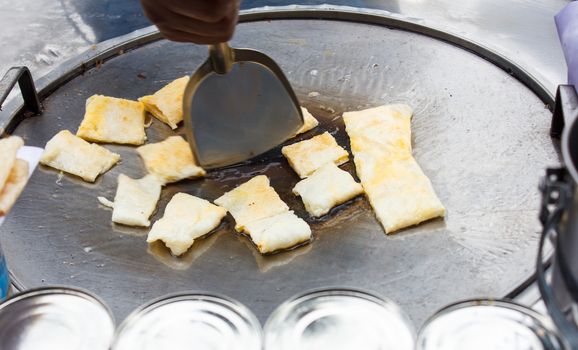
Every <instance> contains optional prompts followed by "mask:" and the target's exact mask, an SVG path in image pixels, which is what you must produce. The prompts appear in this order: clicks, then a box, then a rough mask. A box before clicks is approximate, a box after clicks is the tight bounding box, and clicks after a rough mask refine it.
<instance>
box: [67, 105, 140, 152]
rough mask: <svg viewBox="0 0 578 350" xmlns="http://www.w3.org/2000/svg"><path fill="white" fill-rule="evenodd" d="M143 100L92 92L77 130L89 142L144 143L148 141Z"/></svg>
mask: <svg viewBox="0 0 578 350" xmlns="http://www.w3.org/2000/svg"><path fill="white" fill-rule="evenodd" d="M144 118H145V110H144V105H143V104H142V103H141V102H137V101H131V100H125V99H121V98H115V97H108V96H102V95H93V96H91V97H90V98H89V99H88V100H86V112H85V113H84V119H83V120H82V122H81V123H80V127H79V128H78V131H77V132H76V136H79V137H81V138H83V139H85V140H87V141H92V142H105V143H119V144H129V145H142V144H143V143H144V142H145V140H146V134H145V128H144Z"/></svg>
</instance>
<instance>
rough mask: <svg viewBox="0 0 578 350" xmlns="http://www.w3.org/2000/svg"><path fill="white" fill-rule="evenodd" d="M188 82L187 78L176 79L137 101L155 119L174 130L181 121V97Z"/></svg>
mask: <svg viewBox="0 0 578 350" xmlns="http://www.w3.org/2000/svg"><path fill="white" fill-rule="evenodd" d="M188 82H189V77H188V76H185V77H182V78H179V79H176V80H174V81H172V82H171V83H169V84H168V85H166V86H165V87H163V88H162V89H160V90H159V91H157V92H155V93H154V94H153V95H149V96H143V97H141V98H139V101H141V102H142V103H144V105H145V108H146V110H147V111H148V112H149V113H150V114H152V115H153V116H154V117H155V118H157V119H158V120H160V121H161V122H163V123H165V124H167V125H168V126H170V127H171V128H172V129H176V128H177V126H178V124H179V123H180V122H181V121H182V120H183V95H184V93H185V87H186V86H187V83H188Z"/></svg>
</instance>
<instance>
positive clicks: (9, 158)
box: [0, 136, 24, 192]
mask: <svg viewBox="0 0 578 350" xmlns="http://www.w3.org/2000/svg"><path fill="white" fill-rule="evenodd" d="M22 146H24V140H22V138H21V137H18V136H10V137H6V138H3V139H1V140H0V192H1V191H2V189H3V188H4V185H5V184H6V181H7V180H8V177H9V176H10V174H11V172H12V168H14V163H15V162H16V152H18V150H19V149H20V147H22Z"/></svg>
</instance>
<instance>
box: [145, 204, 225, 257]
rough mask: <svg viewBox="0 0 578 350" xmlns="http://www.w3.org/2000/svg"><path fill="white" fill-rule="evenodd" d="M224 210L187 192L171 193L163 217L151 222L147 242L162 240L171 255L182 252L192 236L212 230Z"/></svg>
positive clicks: (193, 237) (192, 239) (198, 235)
mask: <svg viewBox="0 0 578 350" xmlns="http://www.w3.org/2000/svg"><path fill="white" fill-rule="evenodd" d="M225 215H227V210H225V209H223V208H221V207H219V206H216V205H214V204H212V203H210V202H209V201H206V200H204V199H201V198H198V197H194V196H191V195H189V194H186V193H177V194H175V195H174V196H173V198H172V199H171V201H170V202H169V204H167V208H166V209H165V213H164V215H163V217H162V219H160V220H158V221H157V222H155V223H154V224H153V227H152V229H151V231H150V232H149V235H148V238H147V242H149V243H152V242H154V241H157V240H161V241H163V242H164V243H165V245H166V246H167V248H169V249H170V250H171V253H172V254H173V255H176V256H179V255H181V254H183V253H185V252H186V251H187V250H188V249H189V248H190V247H191V246H192V245H193V243H194V242H195V239H197V238H198V237H201V236H203V235H205V234H207V233H209V232H211V231H212V230H214V229H215V228H216V227H217V226H219V223H220V222H221V220H223V218H224V217H225Z"/></svg>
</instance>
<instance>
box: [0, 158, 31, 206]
mask: <svg viewBox="0 0 578 350" xmlns="http://www.w3.org/2000/svg"><path fill="white" fill-rule="evenodd" d="M26 182H28V162H27V161H25V160H22V159H16V161H15V162H14V166H13V167H12V171H11V172H10V176H8V180H7V181H6V183H5V184H4V188H2V190H0V216H2V215H6V214H8V212H9V211H10V209H11V208H12V206H13V205H14V203H15V202H16V200H17V199H18V196H20V193H22V190H23V189H24V186H26Z"/></svg>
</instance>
